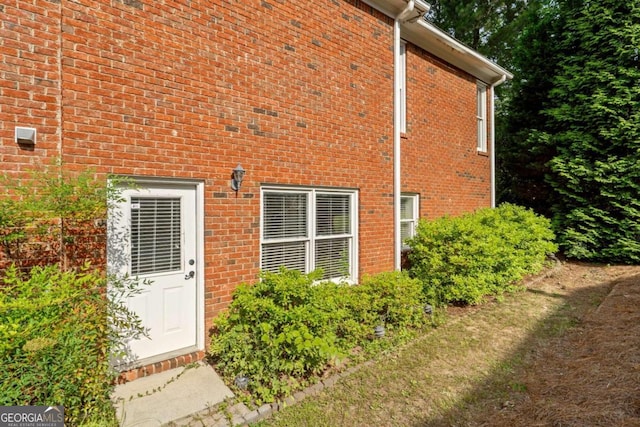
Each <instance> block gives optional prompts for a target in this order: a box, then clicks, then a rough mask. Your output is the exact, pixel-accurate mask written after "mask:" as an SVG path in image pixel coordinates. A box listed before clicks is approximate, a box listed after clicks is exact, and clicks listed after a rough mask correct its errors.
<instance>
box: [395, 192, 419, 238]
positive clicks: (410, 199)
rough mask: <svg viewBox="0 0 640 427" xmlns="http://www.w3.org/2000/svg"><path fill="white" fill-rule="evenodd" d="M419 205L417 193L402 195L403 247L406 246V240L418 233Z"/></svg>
mask: <svg viewBox="0 0 640 427" xmlns="http://www.w3.org/2000/svg"><path fill="white" fill-rule="evenodd" d="M419 205H420V198H419V196H418V195H417V194H403V195H402V196H401V197H400V238H401V239H402V246H403V247H406V244H405V241H406V240H407V239H409V238H411V237H413V236H415V234H416V225H417V224H418V208H419Z"/></svg>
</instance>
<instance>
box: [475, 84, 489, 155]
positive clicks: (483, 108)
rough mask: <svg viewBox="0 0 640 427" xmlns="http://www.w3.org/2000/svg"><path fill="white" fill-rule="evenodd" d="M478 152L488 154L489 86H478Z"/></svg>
mask: <svg viewBox="0 0 640 427" xmlns="http://www.w3.org/2000/svg"><path fill="white" fill-rule="evenodd" d="M477 103H478V105H477V120H478V151H481V152H483V153H486V152H487V86H486V85H485V84H484V83H481V82H478V84H477Z"/></svg>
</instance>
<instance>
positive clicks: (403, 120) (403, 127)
mask: <svg viewBox="0 0 640 427" xmlns="http://www.w3.org/2000/svg"><path fill="white" fill-rule="evenodd" d="M398 72H399V73H400V132H402V133H405V132H407V44H406V43H405V42H401V43H400V69H399V70H398Z"/></svg>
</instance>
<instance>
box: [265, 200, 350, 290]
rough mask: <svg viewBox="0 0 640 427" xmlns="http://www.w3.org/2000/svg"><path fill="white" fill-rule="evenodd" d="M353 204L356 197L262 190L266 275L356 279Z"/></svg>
mask: <svg viewBox="0 0 640 427" xmlns="http://www.w3.org/2000/svg"><path fill="white" fill-rule="evenodd" d="M354 200H355V192H353V191H335V192H334V191H321V190H315V189H299V190H297V189H288V190H276V189H268V188H265V189H263V191H262V233H261V235H262V256H261V268H262V270H266V271H273V272H277V271H278V270H279V269H280V267H281V266H284V267H286V268H288V269H295V270H299V271H301V272H303V273H308V272H310V271H313V270H315V269H318V268H322V270H323V272H324V277H323V278H325V279H338V278H344V277H350V276H353V269H354V266H353V264H354V261H353V260H354V256H355V253H354V252H355V249H354V245H355V239H354V229H355V225H354V224H353V221H354V212H355V210H354Z"/></svg>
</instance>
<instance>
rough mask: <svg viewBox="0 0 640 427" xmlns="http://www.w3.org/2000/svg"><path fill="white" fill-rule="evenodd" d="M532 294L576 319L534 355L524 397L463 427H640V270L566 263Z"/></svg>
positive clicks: (526, 370) (526, 368)
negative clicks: (550, 298) (558, 303)
mask: <svg viewBox="0 0 640 427" xmlns="http://www.w3.org/2000/svg"><path fill="white" fill-rule="evenodd" d="M530 291H532V292H542V293H548V294H549V295H557V296H558V297H560V298H566V301H567V302H566V304H565V309H566V310H567V311H569V312H571V310H573V311H574V312H575V317H574V319H573V322H572V324H571V325H569V326H568V327H567V329H566V330H563V331H562V332H561V333H558V334H556V336H553V334H551V336H550V338H549V339H544V340H540V341H539V342H538V343H537V346H535V347H534V348H533V349H530V350H529V353H528V355H527V356H526V357H525V359H526V360H525V362H526V363H524V364H523V366H522V367H521V369H520V372H516V376H517V377H518V379H519V381H520V384H521V387H520V388H521V390H519V392H517V393H513V394H512V395H511V396H508V399H509V400H508V401H505V402H503V403H502V404H501V405H500V406H499V407H497V406H498V405H491V406H493V407H485V408H484V409H480V410H478V411H476V412H475V414H474V416H473V417H472V418H471V419H473V421H472V422H469V418H467V417H462V418H467V420H466V422H464V425H478V426H531V427H533V426H553V427H560V426H562V427H565V426H576V427H578V426H580V427H583V426H616V427H626V426H640V266H594V265H588V264H577V263H567V264H565V265H564V266H563V267H562V268H561V269H560V270H559V271H558V272H557V273H555V274H553V275H551V276H550V277H547V278H544V280H540V281H537V282H536V283H535V284H533V285H532V286H531V289H530ZM476 409H478V408H476Z"/></svg>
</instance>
